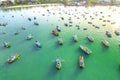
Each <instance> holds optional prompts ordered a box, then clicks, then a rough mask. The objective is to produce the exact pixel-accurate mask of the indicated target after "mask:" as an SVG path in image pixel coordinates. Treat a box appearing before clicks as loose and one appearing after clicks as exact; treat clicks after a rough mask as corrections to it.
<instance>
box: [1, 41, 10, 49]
mask: <svg viewBox="0 0 120 80" xmlns="http://www.w3.org/2000/svg"><path fill="white" fill-rule="evenodd" d="M3 45H4V47H5V48H10V47H11V45H10V44H9V43H8V42H3Z"/></svg>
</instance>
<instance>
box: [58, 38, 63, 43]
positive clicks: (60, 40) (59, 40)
mask: <svg viewBox="0 0 120 80" xmlns="http://www.w3.org/2000/svg"><path fill="white" fill-rule="evenodd" d="M58 43H59V44H60V45H63V39H62V37H58Z"/></svg>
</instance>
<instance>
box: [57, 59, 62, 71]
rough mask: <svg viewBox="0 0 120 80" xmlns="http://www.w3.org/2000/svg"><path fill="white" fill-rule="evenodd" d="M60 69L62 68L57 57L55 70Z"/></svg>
mask: <svg viewBox="0 0 120 80" xmlns="http://www.w3.org/2000/svg"><path fill="white" fill-rule="evenodd" d="M61 67H62V65H61V60H60V58H59V57H57V58H56V68H57V69H58V70H60V69H61Z"/></svg>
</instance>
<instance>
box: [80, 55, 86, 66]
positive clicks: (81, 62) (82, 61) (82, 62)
mask: <svg viewBox="0 0 120 80" xmlns="http://www.w3.org/2000/svg"><path fill="white" fill-rule="evenodd" d="M79 65H80V67H81V68H84V66H85V64H84V57H83V56H80V59H79Z"/></svg>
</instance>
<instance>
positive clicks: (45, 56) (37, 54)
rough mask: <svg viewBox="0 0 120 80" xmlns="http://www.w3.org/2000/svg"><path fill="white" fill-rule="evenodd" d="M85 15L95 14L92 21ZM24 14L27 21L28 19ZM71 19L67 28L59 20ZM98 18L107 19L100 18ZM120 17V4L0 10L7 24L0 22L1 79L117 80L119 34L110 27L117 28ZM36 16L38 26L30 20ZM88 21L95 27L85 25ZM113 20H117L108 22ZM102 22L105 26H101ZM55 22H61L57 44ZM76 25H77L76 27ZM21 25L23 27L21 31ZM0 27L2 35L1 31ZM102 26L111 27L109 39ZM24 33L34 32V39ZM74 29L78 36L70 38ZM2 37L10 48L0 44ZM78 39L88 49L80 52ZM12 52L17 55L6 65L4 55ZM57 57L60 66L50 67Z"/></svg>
mask: <svg viewBox="0 0 120 80" xmlns="http://www.w3.org/2000/svg"><path fill="white" fill-rule="evenodd" d="M48 9H49V12H48V11H47V10H48ZM100 12H103V13H102V14H101V13H100ZM43 14H44V15H45V16H43ZM96 14H97V16H96ZM108 15H110V16H111V17H109V16H108ZM12 16H14V17H12ZM90 16H91V17H92V18H94V19H93V20H92V19H91V18H90ZM102 16H104V17H102ZM115 16H116V18H115ZM29 17H30V18H31V19H32V20H31V21H29V20H28V18H29ZM34 17H36V20H34ZM61 17H64V20H61ZM77 17H79V19H77ZM84 17H85V18H86V20H85V18H84ZM70 18H71V20H70V21H72V22H73V23H70V24H71V25H72V27H69V26H68V27H66V26H65V25H64V23H68V24H69V20H68V19H70ZM99 18H102V20H110V21H111V22H103V21H102V20H99ZM119 19H120V8H119V7H109V6H106V7H98V6H97V7H64V6H56V7H54V6H49V7H35V8H28V9H26V8H23V9H19V10H18V9H11V10H0V22H1V23H6V22H7V23H8V25H7V26H6V27H4V26H0V45H1V46H0V80H13V79H14V80H22V79H24V80H38V79H40V80H80V79H81V80H119V79H120V70H119V67H118V66H119V64H120V47H119V46H118V43H120V36H116V35H115V34H114V30H120V24H119V21H118V20H119ZM35 21H36V22H38V23H39V25H38V26H36V25H34V22H35ZM88 21H89V22H92V23H93V24H94V25H96V26H98V27H100V29H97V28H95V27H94V26H92V25H91V24H88ZM112 22H116V23H115V24H111V23H112ZM103 24H105V25H106V26H102V25H103ZM57 25H58V26H60V27H61V32H59V34H60V36H61V37H62V38H63V41H64V44H63V45H62V46H60V45H58V44H57V37H56V36H53V35H52V34H51V31H52V29H55V28H56V26H57ZM76 25H79V26H80V29H79V30H78V29H77V27H76ZM22 26H24V27H25V28H26V30H22V29H21V27H22ZM83 28H87V30H83ZM2 31H5V32H6V34H2ZM16 31H18V32H19V34H18V35H14V33H15V32H16ZM105 31H110V32H111V33H112V38H108V37H107V36H106V35H105ZM29 33H30V34H33V36H34V38H33V39H32V40H30V41H27V40H26V36H27V35H28V34H29ZM74 33H76V34H77V35H78V42H77V43H74V42H73V40H72V36H73V34H74ZM89 34H90V35H92V36H93V37H94V39H95V41H94V42H89V41H88V39H87V38H86V37H87V35H89ZM103 39H106V40H108V41H109V43H110V47H109V48H106V47H104V46H103V44H102V43H101V41H102V40H103ZM36 40H39V41H40V42H41V44H42V48H40V49H38V48H36V47H35V45H34V42H35V41H36ZM3 41H8V42H9V43H10V44H11V46H12V47H11V48H9V49H6V48H4V47H3V44H2V43H3ZM80 44H82V45H86V46H87V47H88V48H90V49H91V51H92V53H91V54H90V55H86V54H84V52H83V51H81V49H80V48H79V45H80ZM13 53H19V54H20V59H19V60H17V61H16V62H14V63H12V64H8V63H7V59H8V58H9V57H10V56H11V55H12V54H13ZM80 55H83V56H84V59H85V68H84V69H81V68H80V67H79V56H80ZM57 56H60V57H61V59H62V69H61V70H57V69H56V67H55V59H56V57H57Z"/></svg>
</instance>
